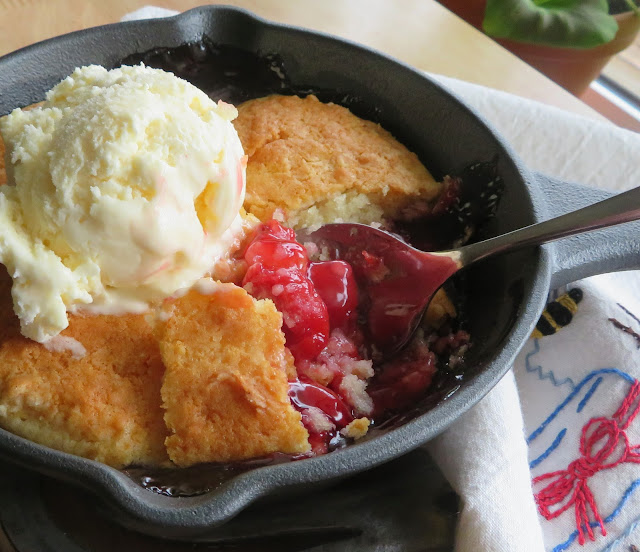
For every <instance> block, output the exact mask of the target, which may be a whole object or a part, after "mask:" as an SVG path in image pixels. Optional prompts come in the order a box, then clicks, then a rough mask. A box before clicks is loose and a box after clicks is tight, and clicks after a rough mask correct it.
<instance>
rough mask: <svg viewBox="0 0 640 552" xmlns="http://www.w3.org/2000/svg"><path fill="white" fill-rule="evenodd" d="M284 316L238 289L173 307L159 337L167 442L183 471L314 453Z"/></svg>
mask: <svg viewBox="0 0 640 552" xmlns="http://www.w3.org/2000/svg"><path fill="white" fill-rule="evenodd" d="M281 326H282V315H281V314H280V313H279V312H278V311H277V310H276V308H275V306H274V305H273V303H272V302H271V301H269V300H255V299H253V298H252V297H251V296H250V295H249V294H248V293H247V292H246V291H245V290H244V289H242V288H239V287H237V286H234V285H233V284H213V282H212V289H209V290H206V294H203V293H200V292H199V291H196V290H192V291H190V292H189V293H187V294H186V295H185V296H183V297H181V298H179V299H176V300H174V301H168V302H166V304H165V306H164V307H163V312H162V314H161V315H160V316H159V322H158V326H157V330H156V331H157V336H158V340H159V343H160V351H161V353H162V359H163V361H164V364H165V366H166V372H165V376H164V382H163V385H162V400H163V407H164V408H165V416H164V418H165V421H166V424H167V426H168V428H169V429H170V431H171V432H172V434H171V435H170V436H169V437H168V438H167V440H166V447H167V451H168V453H169V456H170V458H171V460H172V461H173V462H174V463H175V464H176V465H178V466H189V465H192V464H196V463H200V462H226V461H232V460H239V459H243V458H253V457H258V456H264V455H267V454H270V453H272V452H285V453H302V452H306V451H308V450H309V449H310V445H309V441H308V437H309V435H308V433H307V430H306V429H305V428H304V426H303V425H302V422H301V416H300V414H299V413H298V412H297V411H296V410H295V409H294V408H293V406H292V405H291V403H290V401H289V397H288V384H287V379H288V375H292V374H295V368H294V366H293V357H292V356H291V354H290V353H289V351H288V350H287V349H286V348H285V346H284V335H283V333H282V331H281V329H280V328H281Z"/></svg>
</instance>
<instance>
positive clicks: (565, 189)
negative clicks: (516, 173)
mask: <svg viewBox="0 0 640 552" xmlns="http://www.w3.org/2000/svg"><path fill="white" fill-rule="evenodd" d="M535 178H536V180H537V181H538V184H539V185H540V189H541V190H542V192H543V194H544V196H545V199H546V203H547V212H548V216H549V217H557V216H560V215H563V214H565V213H568V212H569V211H575V210H576V209H579V208H581V207H585V206H587V205H591V204H592V203H596V202H597V201H602V200H603V199H607V198H608V197H611V196H612V195H613V194H612V193H611V192H607V191H604V190H599V189H596V188H588V187H587V186H582V185H580V184H573V183H570V182H563V181H562V180H558V179H555V178H552V177H550V176H547V175H544V174H541V173H535ZM548 247H550V249H551V252H552V276H551V288H552V289H553V288H556V287H560V286H563V285H565V284H568V283H570V282H574V281H576V280H581V279H582V278H587V277H589V276H594V275H596V274H604V273H605V272H617V271H620V270H634V269H640V221H635V222H626V223H624V224H619V225H617V226H613V227H611V228H606V229H604V230H595V231H593V232H587V233H585V234H579V235H577V236H573V237H570V238H564V239H562V240H559V241H557V242H555V243H553V244H551V245H549V246H548Z"/></svg>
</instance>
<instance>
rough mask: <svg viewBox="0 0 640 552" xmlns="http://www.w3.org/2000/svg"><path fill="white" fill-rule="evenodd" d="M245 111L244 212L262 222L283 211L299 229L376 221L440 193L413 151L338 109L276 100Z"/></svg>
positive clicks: (310, 101) (312, 101) (241, 120)
mask: <svg viewBox="0 0 640 552" xmlns="http://www.w3.org/2000/svg"><path fill="white" fill-rule="evenodd" d="M238 113H239V115H238V118H237V119H236V120H235V121H234V125H235V127H236V130H237V131H238V134H239V136H240V140H241V142H242V145H243V147H244V150H245V153H246V154H247V155H248V157H249V161H248V165H247V194H246V199H245V203H244V206H245V209H247V211H249V212H251V213H253V214H254V215H256V216H257V217H258V218H259V219H261V220H264V219H267V218H270V217H271V216H272V215H273V213H274V211H276V210H278V209H280V210H283V211H284V212H285V214H286V216H287V221H288V222H289V223H290V224H291V225H292V226H294V227H301V226H312V225H316V224H322V223H323V222H333V221H335V220H337V219H341V220H345V221H346V220H348V221H351V222H365V223H369V222H372V221H375V220H380V218H382V217H389V218H393V217H394V216H395V215H396V214H397V213H398V211H399V210H400V209H401V208H403V207H405V206H406V205H408V204H409V203H411V202H412V201H415V200H416V199H418V198H420V199H423V200H432V199H435V198H436V197H437V196H438V194H439V193H440V191H441V185H440V184H439V183H437V182H436V181H435V180H434V179H433V177H432V176H431V174H430V173H429V172H428V171H427V169H426V168H425V167H424V166H423V165H422V163H420V160H419V159H418V157H417V156H416V155H415V154H414V153H411V152H410V151H409V150H408V149H407V148H406V147H404V146H403V145H402V144H400V143H399V142H398V141H397V140H395V139H394V138H393V136H391V134H389V132H387V131H386V130H384V129H383V128H382V127H380V125H377V124H375V123H372V122H370V121H365V120H363V119H360V118H358V117H356V116H355V115H353V114H352V113H351V112H350V111H349V110H348V109H346V108H344V107H341V106H339V105H336V104H332V103H322V102H320V101H318V99H317V98H316V97H315V96H312V95H310V96H307V97H306V98H304V99H303V98H299V97H297V96H277V95H274V96H268V97H266V98H258V99H255V100H250V101H248V102H245V103H244V104H242V105H240V106H239V108H238Z"/></svg>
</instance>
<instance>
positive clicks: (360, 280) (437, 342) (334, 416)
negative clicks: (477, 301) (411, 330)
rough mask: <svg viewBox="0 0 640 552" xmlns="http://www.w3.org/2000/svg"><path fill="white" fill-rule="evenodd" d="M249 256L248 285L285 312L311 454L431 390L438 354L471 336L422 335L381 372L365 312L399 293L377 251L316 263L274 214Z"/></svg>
mask: <svg viewBox="0 0 640 552" xmlns="http://www.w3.org/2000/svg"><path fill="white" fill-rule="evenodd" d="M365 247H366V244H365ZM244 258H245V261H246V262H247V265H248V269H247V272H246V274H245V276H244V279H243V282H242V284H243V286H244V288H245V289H246V290H247V291H248V292H249V293H250V294H251V295H252V296H254V297H256V298H258V299H266V298H268V299H271V300H272V301H273V302H274V303H275V306H276V308H277V309H278V310H279V311H280V312H281V313H282V318H283V332H284V335H285V338H286V344H287V347H288V348H289V349H290V350H291V353H292V354H293V357H294V360H295V365H296V370H297V373H298V378H297V379H295V380H293V381H290V382H289V397H290V399H291V403H292V405H293V406H294V407H295V408H296V409H297V410H298V411H299V412H300V413H301V414H302V422H303V424H304V425H305V427H306V428H307V430H308V432H309V435H310V437H309V441H310V443H311V446H312V454H324V453H326V452H328V451H329V450H332V449H333V448H335V447H337V446H339V445H340V444H341V442H342V441H343V439H342V437H341V430H344V428H345V427H346V426H348V425H349V423H350V422H352V421H353V420H354V419H356V418H358V417H361V416H368V417H374V418H379V417H382V416H384V415H385V414H386V413H388V412H390V411H394V410H397V409H401V408H404V407H406V406H408V405H409V404H412V403H414V402H415V401H416V400H418V399H419V398H420V397H421V396H424V393H425V391H426V389H427V388H428V387H429V385H430V384H431V381H432V379H433V376H434V374H435V372H436V367H437V357H436V353H437V354H438V355H441V356H442V355H445V354H447V353H453V352H454V351H458V350H460V348H461V347H464V346H466V344H467V343H468V341H469V336H468V334H466V332H458V333H457V334H455V335H454V334H445V335H443V336H440V337H438V336H437V335H436V336H431V337H430V338H429V341H428V342H427V341H426V340H425V339H424V338H422V337H420V338H417V339H415V340H414V341H413V342H412V343H411V345H410V346H409V347H408V348H407V349H406V350H405V351H404V352H403V353H402V354H401V355H400V356H398V357H396V358H394V359H392V360H391V361H388V362H384V363H380V365H379V366H377V367H376V369H375V371H374V369H373V367H372V361H371V360H367V359H366V358H368V357H369V355H370V351H371V350H372V347H371V343H367V340H366V339H365V338H364V337H363V336H365V335H371V334H370V332H368V331H367V330H370V328H363V327H362V324H361V323H359V321H358V319H359V318H358V314H359V310H360V311H362V310H363V309H365V308H366V309H373V308H374V306H375V305H376V304H377V301H378V300H379V299H380V295H382V294H386V293H389V294H393V292H394V288H393V286H391V287H389V286H387V287H389V289H387V288H386V287H385V286H384V280H385V278H386V277H387V276H388V273H389V272H390V271H389V269H388V268H387V267H385V266H384V264H382V262H381V260H380V259H379V258H378V257H376V256H375V255H371V254H370V253H368V252H367V251H365V250H362V249H360V248H358V251H357V252H355V256H349V258H348V259H347V261H350V262H347V261H345V260H330V261H321V262H310V261H309V257H308V253H307V250H306V249H305V248H304V247H303V246H302V245H301V244H300V243H298V242H297V241H296V237H295V233H294V231H293V230H291V229H289V228H286V227H283V226H282V225H281V224H280V223H278V222H277V221H276V220H270V221H268V222H266V223H263V224H261V225H260V227H259V228H258V230H257V232H256V234H255V236H254V238H253V240H252V241H251V243H250V244H249V246H248V247H247V249H246V251H245V255H244ZM354 268H355V272H354ZM372 284H375V285H372ZM372 290H377V291H376V293H375V295H374V294H372ZM374 310H375V309H374ZM362 318H363V317H361V319H362ZM363 330H364V331H363ZM434 350H435V352H434ZM365 380H370V382H369V387H368V388H367V391H365V390H364V385H365V384H364V383H363V382H364V381H365Z"/></svg>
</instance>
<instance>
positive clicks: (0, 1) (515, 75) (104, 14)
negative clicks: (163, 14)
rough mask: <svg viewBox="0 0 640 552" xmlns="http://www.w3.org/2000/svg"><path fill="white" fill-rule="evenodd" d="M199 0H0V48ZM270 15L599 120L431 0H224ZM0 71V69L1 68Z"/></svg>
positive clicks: (419, 65)
mask: <svg viewBox="0 0 640 552" xmlns="http://www.w3.org/2000/svg"><path fill="white" fill-rule="evenodd" d="M203 3H204V2H203V1H202V0H200V1H198V0H157V1H155V2H154V0H0V55H4V54H6V53H8V52H11V51H13V50H16V49H18V48H21V47H23V46H27V45H28V44H32V43H34V42H37V41H39V40H43V39H45V38H49V37H52V36H56V35H59V34H63V33H67V32H71V31H75V30H79V29H84V28H87V27H91V26H95V25H103V24H106V23H114V22H116V21H118V20H119V19H120V18H121V17H122V16H123V15H125V14H126V13H129V12H131V11H133V10H136V9H138V8H140V7H142V6H144V5H147V4H154V5H156V6H162V7H165V8H170V9H175V10H181V11H183V10H186V9H189V8H193V7H196V6H198V5H202V4H203ZM212 3H224V4H230V5H235V6H240V7H242V8H245V9H248V10H250V11H252V12H254V13H256V14H258V15H260V16H262V17H265V18H267V19H270V20H274V21H278V22H283V23H288V24H292V25H300V26H303V27H307V28H311V29H315V30H319V31H323V32H327V33H330V34H333V35H338V36H341V37H346V38H348V39H350V40H354V41H357V42H361V43H363V44H366V45H368V46H371V47H373V48H376V49H378V50H381V51H383V52H386V53H388V54H390V55H392V56H395V57H397V58H399V59H400V60H402V61H404V62H406V63H409V64H410V65H413V66H415V67H417V68H419V69H424V70H425V71H431V72H433V73H439V74H443V75H447V76H451V77H456V78H459V79H462V80H466V81H469V82H474V83H477V84H483V85H485V86H489V87H492V88H497V89H500V90H504V91H506V92H511V93H513V94H517V95H520V96H523V97H527V98H531V99H534V100H538V101H541V102H544V103H547V104H550V105H554V106H557V107H560V108H562V109H565V110H567V111H572V112H574V113H578V114H581V115H584V116H587V117H591V118H594V119H599V120H603V119H604V117H602V116H601V115H600V114H599V113H597V112H596V111H594V110H593V109H591V108H590V107H589V106H587V105H586V104H585V103H583V102H581V101H580V100H578V99H577V98H575V97H574V96H572V95H571V94H569V93H568V92H566V91H565V90H563V89H562V88H560V87H559V86H557V85H556V84H555V83H553V82H552V81H550V80H549V79H547V78H546V77H544V76H543V75H541V74H540V73H538V72H537V71H536V70H534V69H532V68H531V67H529V66H528V65H526V64H525V63H523V62H522V61H520V60H519V59H518V58H517V57H515V56H514V55H512V54H510V53H509V52H507V51H506V50H504V49H503V48H502V47H500V46H498V45H496V44H495V43H494V42H493V41H491V40H489V39H488V38H487V37H485V36H484V35H483V34H482V33H480V32H478V31H477V30H476V29H474V28H473V27H471V26H470V25H468V24H467V23H465V22H464V21H462V20H461V19H459V18H458V17H457V16H455V15H453V14H452V13H451V12H449V11H448V10H446V9H445V8H443V7H442V6H441V5H440V4H438V3H436V2H435V1H434V0H395V1H391V0H320V1H319V0H226V1H225V2H212ZM0 77H1V75H0Z"/></svg>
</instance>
